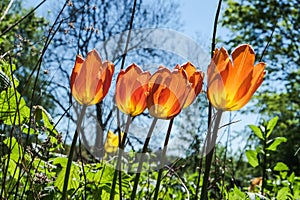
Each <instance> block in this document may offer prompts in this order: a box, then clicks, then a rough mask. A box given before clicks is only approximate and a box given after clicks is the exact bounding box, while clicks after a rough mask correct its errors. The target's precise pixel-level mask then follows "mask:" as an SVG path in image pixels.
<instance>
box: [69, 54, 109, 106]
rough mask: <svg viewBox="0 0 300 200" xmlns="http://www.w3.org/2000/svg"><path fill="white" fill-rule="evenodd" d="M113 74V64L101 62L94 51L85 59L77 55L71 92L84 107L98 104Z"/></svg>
mask: <svg viewBox="0 0 300 200" xmlns="http://www.w3.org/2000/svg"><path fill="white" fill-rule="evenodd" d="M113 73H114V64H112V63H110V62H109V61H106V62H103V63H102V60H101V57H100V56H99V54H98V52H97V51H96V50H95V49H94V50H92V51H90V52H89V53H88V54H87V57H86V59H84V58H83V57H82V56H80V55H78V56H77V57H76V62H75V66H74V68H73V71H72V75H71V92H72V95H73V96H74V98H75V99H76V100H77V101H78V102H79V103H80V104H84V105H93V104H96V103H99V102H100V101H101V100H102V99H103V98H104V97H105V96H106V94H107V92H108V89H109V87H110V84H111V79H112V75H113Z"/></svg>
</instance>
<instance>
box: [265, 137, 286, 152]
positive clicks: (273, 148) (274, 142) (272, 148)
mask: <svg viewBox="0 0 300 200" xmlns="http://www.w3.org/2000/svg"><path fill="white" fill-rule="evenodd" d="M286 141H287V139H286V138H285V137H276V138H274V139H272V140H269V141H268V142H267V144H268V148H267V150H270V151H276V150H277V146H278V145H280V144H281V143H282V142H286ZM270 143H271V144H270ZM269 144H270V145H269Z"/></svg>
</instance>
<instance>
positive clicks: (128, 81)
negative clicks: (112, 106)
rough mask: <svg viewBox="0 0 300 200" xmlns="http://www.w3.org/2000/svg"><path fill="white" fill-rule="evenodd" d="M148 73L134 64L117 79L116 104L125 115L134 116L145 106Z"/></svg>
mask: <svg viewBox="0 0 300 200" xmlns="http://www.w3.org/2000/svg"><path fill="white" fill-rule="evenodd" d="M150 76H151V75H150V73H149V72H143V71H142V70H141V68H140V67H138V66H137V65H136V64H131V65H130V66H129V67H128V68H127V69H126V70H125V71H124V70H122V71H121V72H120V73H119V75H118V78H117V85H116V104H117V107H118V108H119V109H120V110H121V111H122V112H123V113H126V114H129V115H131V116H136V115H139V114H141V113H142V112H143V111H144V110H145V108H146V106H147V101H146V100H147V96H148V81H149V78H150Z"/></svg>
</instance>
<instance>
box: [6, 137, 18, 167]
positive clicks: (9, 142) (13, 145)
mask: <svg viewBox="0 0 300 200" xmlns="http://www.w3.org/2000/svg"><path fill="white" fill-rule="evenodd" d="M3 143H4V144H5V145H6V146H7V148H9V149H10V159H12V160H13V161H15V162H16V163H18V162H19V161H20V159H21V158H22V157H23V151H22V147H21V146H20V145H19V143H18V142H17V140H16V138H14V137H12V138H11V139H10V138H7V139H5V140H4V141H3Z"/></svg>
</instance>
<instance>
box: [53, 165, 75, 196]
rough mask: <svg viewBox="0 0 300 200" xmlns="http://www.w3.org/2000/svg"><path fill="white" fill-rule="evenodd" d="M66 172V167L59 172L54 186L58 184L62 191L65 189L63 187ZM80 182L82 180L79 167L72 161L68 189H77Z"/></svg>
mask: <svg viewBox="0 0 300 200" xmlns="http://www.w3.org/2000/svg"><path fill="white" fill-rule="evenodd" d="M65 173H66V168H65V167H64V168H63V169H62V170H61V171H60V173H59V174H58V176H57V179H56V181H55V183H54V186H56V187H57V188H58V189H59V191H61V192H62V191H63V187H64V180H65ZM79 182H80V176H79V168H78V167H77V166H76V165H74V164H73V163H72V165H71V169H70V174H69V182H68V189H67V190H71V189H74V190H76V189H77V188H78V187H79Z"/></svg>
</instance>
